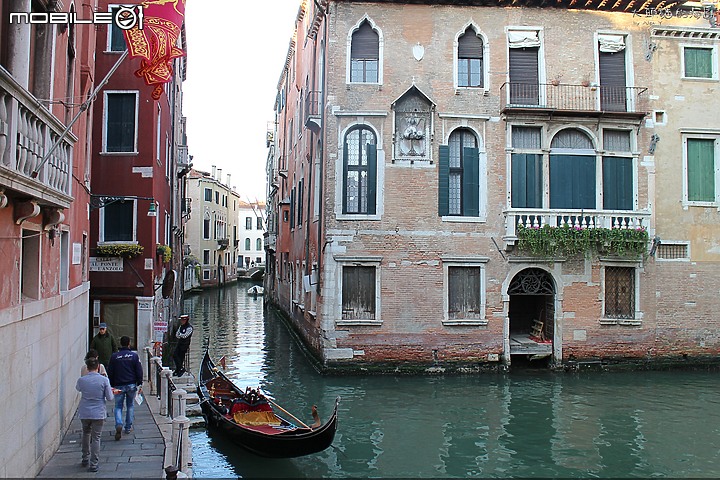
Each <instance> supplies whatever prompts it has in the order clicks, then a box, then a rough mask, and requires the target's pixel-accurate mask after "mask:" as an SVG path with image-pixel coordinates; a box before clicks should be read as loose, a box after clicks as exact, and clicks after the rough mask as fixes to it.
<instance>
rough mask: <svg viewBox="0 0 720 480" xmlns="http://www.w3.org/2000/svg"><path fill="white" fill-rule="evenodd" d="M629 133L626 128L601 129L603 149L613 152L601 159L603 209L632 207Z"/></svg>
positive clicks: (632, 176) (632, 180) (627, 208)
mask: <svg viewBox="0 0 720 480" xmlns="http://www.w3.org/2000/svg"><path fill="white" fill-rule="evenodd" d="M630 135H631V133H630V131H628V130H615V129H604V130H603V147H604V150H605V151H606V152H608V153H612V154H613V156H605V157H603V159H602V175H603V209H605V210H632V209H633V207H634V203H635V202H634V193H633V182H634V173H633V159H632V157H631V155H632V152H631V146H630V145H631V142H630Z"/></svg>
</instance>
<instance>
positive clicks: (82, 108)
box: [30, 49, 129, 178]
mask: <svg viewBox="0 0 720 480" xmlns="http://www.w3.org/2000/svg"><path fill="white" fill-rule="evenodd" d="M128 55H129V50H127V49H126V50H125V51H124V52H123V54H122V55H121V56H120V58H118V59H117V62H115V65H113V67H112V68H111V69H110V71H109V72H108V73H107V75H105V78H103V79H102V81H101V82H100V83H99V84H98V86H97V87H95V90H93V92H92V93H91V94H90V96H89V97H88V99H87V100H85V102H83V104H82V105H80V111H79V112H78V113H77V114H76V115H75V116H74V117H73V119H72V120H70V123H69V124H68V125H67V127H65V130H63V132H62V133H61V134H60V137H58V139H57V140H55V143H53V145H52V147H50V150H48V151H47V153H46V154H45V156H44V157H43V159H42V162H40V163H39V164H38V166H37V167H35V170H33V171H32V173H31V174H30V178H37V176H38V173H40V169H41V168H42V166H43V165H45V162H47V161H48V160H49V159H50V155H52V154H53V152H54V151H55V149H56V148H57V147H58V146H59V145H60V142H62V141H63V139H64V138H65V135H67V133H68V132H69V131H70V130H71V129H72V127H73V125H75V123H76V122H77V121H78V119H80V116H81V115H82V114H83V113H84V112H85V110H87V109H88V108H90V104H91V103H92V101H93V100H95V97H96V96H97V94H98V93H99V92H100V89H102V88H103V87H104V86H105V84H107V82H108V81H109V80H110V77H112V75H113V74H114V73H115V70H117V69H118V67H120V64H121V63H122V62H123V60H125V59H126V58H127V57H128Z"/></svg>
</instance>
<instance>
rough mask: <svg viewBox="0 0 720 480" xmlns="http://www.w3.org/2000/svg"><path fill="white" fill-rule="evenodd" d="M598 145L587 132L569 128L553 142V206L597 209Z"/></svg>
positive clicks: (551, 151) (551, 147)
mask: <svg viewBox="0 0 720 480" xmlns="http://www.w3.org/2000/svg"><path fill="white" fill-rule="evenodd" d="M595 162H596V159H595V149H594V147H593V142H592V140H591V139H590V137H588V136H587V134H585V132H583V131H581V130H578V129H576V128H567V129H565V130H561V131H560V132H558V133H557V134H556V135H555V137H553V139H552V142H551V144H550V208H562V209H584V208H590V209H594V208H595V206H596V203H595V200H596V190H597V179H596V174H595Z"/></svg>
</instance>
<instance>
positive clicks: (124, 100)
mask: <svg viewBox="0 0 720 480" xmlns="http://www.w3.org/2000/svg"><path fill="white" fill-rule="evenodd" d="M105 108H106V125H105V146H106V150H105V151H106V152H126V153H132V152H134V151H135V148H136V147H135V143H136V142H135V141H136V132H137V128H136V125H135V119H136V114H135V112H136V109H137V94H136V93H135V92H128V93H114V92H109V93H106V94H105Z"/></svg>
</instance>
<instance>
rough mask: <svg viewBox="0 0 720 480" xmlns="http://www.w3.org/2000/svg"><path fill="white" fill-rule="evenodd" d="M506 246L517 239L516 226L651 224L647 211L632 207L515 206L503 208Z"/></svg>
mask: <svg viewBox="0 0 720 480" xmlns="http://www.w3.org/2000/svg"><path fill="white" fill-rule="evenodd" d="M504 215H505V236H504V237H503V240H504V241H505V248H506V249H509V247H510V246H512V245H515V243H516V242H517V239H518V237H517V227H518V226H523V227H526V228H542V227H544V226H545V225H549V226H551V227H562V226H564V225H567V226H569V227H575V228H582V229H585V228H620V229H637V228H645V229H648V228H649V227H650V213H649V212H646V211H632V210H543V209H534V208H528V209H516V208H513V209H511V210H506V211H505V212H504Z"/></svg>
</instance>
